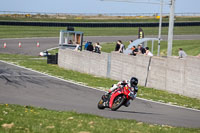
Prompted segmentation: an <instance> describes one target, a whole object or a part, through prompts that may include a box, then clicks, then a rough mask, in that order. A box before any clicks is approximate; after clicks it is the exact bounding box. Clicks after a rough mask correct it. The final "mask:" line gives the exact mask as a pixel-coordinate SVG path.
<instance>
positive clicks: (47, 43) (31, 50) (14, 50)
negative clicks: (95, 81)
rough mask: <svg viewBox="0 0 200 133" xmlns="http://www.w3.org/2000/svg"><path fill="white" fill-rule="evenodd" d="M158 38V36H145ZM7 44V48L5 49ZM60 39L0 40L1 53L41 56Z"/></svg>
mask: <svg viewBox="0 0 200 133" xmlns="http://www.w3.org/2000/svg"><path fill="white" fill-rule="evenodd" d="M145 37H156V38H157V36H145ZM162 38H163V40H167V36H166V35H163V36H162ZM135 39H137V36H86V37H84V41H86V40H88V41H92V42H116V41H117V40H122V41H129V40H135ZM199 39H200V35H174V40H199ZM37 41H38V42H39V43H40V47H36V42H37ZM4 42H6V44H7V47H6V48H3V43H4ZM19 42H22V47H21V48H19V47H18V43H19ZM58 42H59V38H57V37H52V38H25V39H24V38H18V39H0V53H11V54H25V55H35V56H37V55H39V52H41V51H44V50H46V49H49V48H52V47H58Z"/></svg>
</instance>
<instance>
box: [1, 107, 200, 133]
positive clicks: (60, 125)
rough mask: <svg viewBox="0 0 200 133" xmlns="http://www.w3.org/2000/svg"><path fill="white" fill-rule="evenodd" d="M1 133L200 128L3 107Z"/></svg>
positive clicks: (154, 132)
mask: <svg viewBox="0 0 200 133" xmlns="http://www.w3.org/2000/svg"><path fill="white" fill-rule="evenodd" d="M0 132H1V133H22V132H27V133H29V132H30V133H36V132H37V133H38V132H40V133H106V132H107V133H117V132H127V133H158V132H162V133H196V132H200V129H190V128H177V127H171V126H167V125H154V124H146V123H142V122H137V121H135V120H124V119H109V118H103V117H100V116H95V115H90V114H79V113H76V112H64V111H52V110H47V109H42V108H35V107H31V106H19V105H8V104H0Z"/></svg>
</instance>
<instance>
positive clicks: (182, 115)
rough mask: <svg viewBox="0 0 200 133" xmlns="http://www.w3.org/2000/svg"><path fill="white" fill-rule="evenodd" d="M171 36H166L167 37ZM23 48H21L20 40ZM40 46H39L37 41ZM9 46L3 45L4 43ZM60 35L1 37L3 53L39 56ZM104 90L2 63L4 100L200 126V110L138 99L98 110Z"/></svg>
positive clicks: (1, 96) (0, 77)
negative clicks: (121, 105) (114, 109)
mask: <svg viewBox="0 0 200 133" xmlns="http://www.w3.org/2000/svg"><path fill="white" fill-rule="evenodd" d="M135 38H136V36H124V37H123V36H120V37H85V40H89V41H92V42H97V41H98V42H114V41H116V40H119V39H121V40H122V41H127V40H131V39H133V40H134V39H135ZM166 38H167V37H166V36H165V37H163V39H166ZM175 39H177V40H179V39H180V40H184V39H185V40H190V39H191V40H193V39H194V40H198V39H200V36H199V35H192V36H190V35H189V36H187V35H186V36H175ZM19 41H21V42H22V48H18V42H19ZM37 41H39V42H40V47H39V48H37V47H36V42H37ZM4 42H6V43H7V47H6V48H3V43H4ZM57 46H58V38H26V39H0V53H11V54H25V55H38V54H39V52H41V51H44V50H46V49H49V48H52V47H57ZM102 94H104V92H102V91H99V90H95V89H91V88H88V87H84V86H80V85H77V84H73V83H69V82H65V81H62V80H59V79H56V78H52V77H49V76H47V75H43V74H39V73H36V72H32V71H29V70H25V69H22V68H19V67H16V66H13V65H9V64H6V63H3V62H0V103H9V104H20V105H32V106H39V107H44V108H48V109H53V110H70V111H77V112H80V113H90V114H96V115H99V116H104V117H109V118H124V119H134V120H138V121H142V122H148V123H152V124H164V125H171V126H179V127H194V128H200V111H195V110H189V109H184V108H179V107H174V106H168V105H164V104H159V103H155V102H151V101H146V100H141V99H136V100H134V101H133V102H132V104H131V105H130V107H128V108H126V107H122V108H120V109H119V110H118V111H116V112H113V111H110V110H109V109H105V110H98V109H97V102H98V100H99V99H100V97H101V95H102Z"/></svg>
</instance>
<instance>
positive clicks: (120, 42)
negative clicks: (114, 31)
mask: <svg viewBox="0 0 200 133" xmlns="http://www.w3.org/2000/svg"><path fill="white" fill-rule="evenodd" d="M118 44H119V45H120V47H119V50H118V52H119V53H123V52H124V49H125V46H124V44H123V43H122V41H121V40H118Z"/></svg>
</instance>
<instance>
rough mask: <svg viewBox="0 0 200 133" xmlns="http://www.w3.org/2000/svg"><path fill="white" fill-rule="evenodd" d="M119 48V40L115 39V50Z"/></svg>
mask: <svg viewBox="0 0 200 133" xmlns="http://www.w3.org/2000/svg"><path fill="white" fill-rule="evenodd" d="M119 49H120V44H119V41H117V43H116V45H115V51H119Z"/></svg>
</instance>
